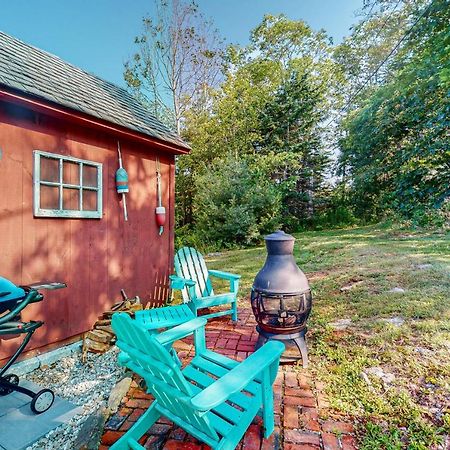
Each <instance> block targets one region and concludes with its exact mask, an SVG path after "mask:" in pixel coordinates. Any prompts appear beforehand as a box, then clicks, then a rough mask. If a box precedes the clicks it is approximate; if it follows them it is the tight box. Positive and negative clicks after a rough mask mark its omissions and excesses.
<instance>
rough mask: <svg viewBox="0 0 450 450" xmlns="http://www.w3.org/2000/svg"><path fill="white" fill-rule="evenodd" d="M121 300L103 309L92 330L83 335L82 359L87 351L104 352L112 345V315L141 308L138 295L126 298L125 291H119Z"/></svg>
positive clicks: (132, 311) (113, 341)
mask: <svg viewBox="0 0 450 450" xmlns="http://www.w3.org/2000/svg"><path fill="white" fill-rule="evenodd" d="M120 293H121V295H122V298H123V300H122V301H120V302H117V303H115V304H114V305H113V306H112V307H111V309H109V310H108V311H105V312H104V313H103V314H102V315H101V316H99V318H98V320H97V321H96V322H95V323H94V326H93V327H92V330H90V331H88V332H87V333H85V334H84V337H83V361H84V360H85V359H86V354H87V352H93V353H104V352H106V351H107V350H109V348H110V347H111V346H112V345H114V343H115V340H116V336H115V335H114V331H113V330H112V328H111V319H112V315H113V314H114V313H116V312H124V313H128V314H130V315H131V316H132V317H133V316H134V313H135V311H139V310H141V309H143V307H142V303H141V300H140V299H139V297H138V296H136V297H134V298H128V297H127V295H126V294H125V291H124V290H123V289H122V290H121V291H120Z"/></svg>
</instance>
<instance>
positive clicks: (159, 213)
mask: <svg viewBox="0 0 450 450" xmlns="http://www.w3.org/2000/svg"><path fill="white" fill-rule="evenodd" d="M156 194H157V196H158V206H157V207H156V210H155V214H156V225H158V226H159V235H160V236H161V235H162V234H163V232H164V224H165V223H166V208H164V206H163V205H162V198H161V197H162V196H161V165H160V163H159V158H158V157H156Z"/></svg>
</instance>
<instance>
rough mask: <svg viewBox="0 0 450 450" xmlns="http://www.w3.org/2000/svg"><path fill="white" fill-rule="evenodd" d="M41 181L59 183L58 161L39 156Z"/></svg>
mask: <svg viewBox="0 0 450 450" xmlns="http://www.w3.org/2000/svg"><path fill="white" fill-rule="evenodd" d="M41 181H52V182H53V183H59V160H58V159H54V158H47V157H45V156H41Z"/></svg>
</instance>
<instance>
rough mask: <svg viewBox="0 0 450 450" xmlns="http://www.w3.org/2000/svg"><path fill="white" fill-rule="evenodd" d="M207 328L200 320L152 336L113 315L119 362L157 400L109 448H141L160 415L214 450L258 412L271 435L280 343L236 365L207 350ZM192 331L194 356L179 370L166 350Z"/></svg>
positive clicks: (229, 444) (230, 441)
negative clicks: (143, 440)
mask: <svg viewBox="0 0 450 450" xmlns="http://www.w3.org/2000/svg"><path fill="white" fill-rule="evenodd" d="M205 324H206V319H204V318H202V317H199V318H196V319H193V320H191V321H189V322H186V323H184V324H182V325H179V326H177V327H175V328H172V329H170V330H168V331H165V332H163V333H159V334H156V333H149V332H148V331H147V330H146V329H145V327H144V326H143V325H142V324H140V323H139V322H137V321H136V320H133V319H131V318H130V317H129V316H128V315H127V314H124V313H116V314H114V315H113V319H112V328H113V330H114V332H115V333H116V335H117V346H118V347H119V348H120V349H121V353H120V355H119V363H120V364H122V365H124V366H126V367H128V368H129V369H131V370H132V371H134V372H136V373H137V374H138V375H140V376H141V377H143V378H144V380H145V382H146V384H147V388H148V393H151V394H152V395H153V396H154V397H155V400H154V401H153V403H152V404H151V405H150V407H149V408H148V410H147V411H146V412H145V413H144V414H143V415H142V416H141V418H140V419H139V420H138V421H137V422H136V423H135V425H134V426H133V427H132V428H130V430H128V431H127V432H126V433H125V434H124V435H123V436H122V437H121V438H120V439H119V440H118V441H117V442H116V443H115V444H114V445H113V446H112V447H111V450H125V449H126V450H128V449H133V450H137V449H144V447H142V446H141V445H140V444H139V443H138V441H139V439H140V438H141V437H142V436H143V435H144V434H145V433H146V432H147V430H148V429H149V428H150V427H151V426H152V425H153V424H154V423H155V422H156V421H157V420H158V419H159V417H161V416H164V417H166V418H167V419H169V420H170V421H172V422H174V423H175V424H176V425H178V426H180V427H181V428H183V429H184V430H185V431H186V432H187V433H189V434H191V435H193V436H195V437H196V438H197V439H199V440H201V441H203V442H204V443H206V444H207V445H209V446H210V447H212V448H213V449H222V450H231V449H234V448H235V447H236V446H237V444H238V443H239V441H240V439H241V438H242V436H243V435H244V433H245V431H246V429H247V428H248V426H249V425H250V424H251V422H252V420H253V418H254V417H255V415H256V414H258V412H259V411H260V410H262V417H263V423H264V437H266V438H267V437H269V436H270V434H271V433H272V431H273V429H274V417H273V391H272V384H273V382H274V380H275V376H276V373H277V370H278V364H279V359H280V355H281V353H282V352H283V350H284V345H283V344H282V343H280V342H276V341H270V342H268V343H267V344H265V345H264V346H263V347H261V348H260V349H259V350H258V351H256V352H255V353H253V354H252V355H251V356H249V357H248V358H247V359H246V360H245V361H243V362H241V363H238V362H236V361H234V360H232V359H230V358H227V357H225V356H222V355H219V354H218V353H215V352H212V351H211V350H208V349H207V348H206V345H205V329H204V326H205ZM193 332H194V342H195V349H196V355H195V357H194V359H193V360H192V362H191V363H190V364H188V365H187V366H186V367H185V368H184V369H181V368H180V367H179V365H178V364H177V362H176V361H175V360H174V359H173V357H172V356H171V354H170V351H169V350H170V349H171V347H172V343H173V342H174V341H175V340H178V339H182V338H183V337H186V336H188V335H190V334H192V333H193Z"/></svg>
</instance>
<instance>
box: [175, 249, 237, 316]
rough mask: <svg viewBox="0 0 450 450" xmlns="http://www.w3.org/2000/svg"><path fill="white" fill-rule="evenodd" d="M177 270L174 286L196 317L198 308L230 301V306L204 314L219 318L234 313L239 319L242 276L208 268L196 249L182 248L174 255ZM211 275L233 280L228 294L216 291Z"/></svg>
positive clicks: (224, 303)
mask: <svg viewBox="0 0 450 450" xmlns="http://www.w3.org/2000/svg"><path fill="white" fill-rule="evenodd" d="M174 266H175V273H176V275H175V276H174V275H172V276H171V277H170V279H171V287H172V289H181V293H182V296H183V301H184V302H185V303H186V304H187V305H188V306H189V308H190V309H191V310H192V312H193V313H194V315H195V316H197V314H198V310H199V309H202V308H209V307H210V306H218V305H226V304H229V305H230V308H228V309H226V310H222V311H217V312H214V313H211V314H207V315H204V316H202V317H205V318H207V319H209V318H210V317H219V316H224V315H226V314H231V317H232V320H233V321H234V322H236V321H237V293H238V289H239V279H240V278H241V276H240V275H235V274H232V273H228V272H221V271H219V270H208V268H207V267H206V264H205V260H204V259H203V256H202V255H201V253H199V252H198V251H197V250H195V248H192V247H183V248H181V249H180V250H178V252H177V253H176V255H175V263H174ZM211 277H216V278H221V279H223V280H228V281H229V282H230V291H229V292H227V293H225V294H215V293H214V290H213V286H212V282H211Z"/></svg>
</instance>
